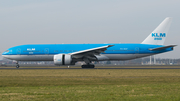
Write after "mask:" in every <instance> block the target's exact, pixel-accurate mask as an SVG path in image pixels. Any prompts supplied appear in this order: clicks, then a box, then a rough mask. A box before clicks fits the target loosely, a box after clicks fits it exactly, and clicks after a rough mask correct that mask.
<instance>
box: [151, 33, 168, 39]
mask: <svg viewBox="0 0 180 101" xmlns="http://www.w3.org/2000/svg"><path fill="white" fill-rule="evenodd" d="M152 37H154V40H162V38H163V37H166V33H152Z"/></svg>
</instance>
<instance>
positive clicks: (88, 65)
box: [81, 58, 95, 68]
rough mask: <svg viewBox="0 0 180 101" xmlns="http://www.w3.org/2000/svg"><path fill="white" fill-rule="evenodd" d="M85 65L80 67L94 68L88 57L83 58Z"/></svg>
mask: <svg viewBox="0 0 180 101" xmlns="http://www.w3.org/2000/svg"><path fill="white" fill-rule="evenodd" d="M83 60H84V62H85V63H86V65H82V66H81V67H82V68H94V67H95V66H94V65H93V64H92V63H91V61H90V60H89V59H88V58H84V59H83Z"/></svg>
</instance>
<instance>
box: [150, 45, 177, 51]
mask: <svg viewBox="0 0 180 101" xmlns="http://www.w3.org/2000/svg"><path fill="white" fill-rule="evenodd" d="M175 46H177V45H169V46H164V47H158V48H153V49H149V50H151V51H156V50H162V49H166V48H170V47H175Z"/></svg>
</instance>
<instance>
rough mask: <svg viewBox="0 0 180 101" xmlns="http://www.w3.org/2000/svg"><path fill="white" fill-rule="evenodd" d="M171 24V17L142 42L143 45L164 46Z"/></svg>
mask: <svg viewBox="0 0 180 101" xmlns="http://www.w3.org/2000/svg"><path fill="white" fill-rule="evenodd" d="M171 22H172V18H170V17H167V18H166V19H164V21H163V22H162V23H161V24H160V25H159V26H158V27H157V28H156V29H155V30H154V31H153V32H152V33H151V34H150V35H149V36H148V37H147V38H146V39H145V40H144V41H143V42H142V44H153V45H163V44H164V41H165V39H166V37H167V32H168V30H169V27H170V25H171Z"/></svg>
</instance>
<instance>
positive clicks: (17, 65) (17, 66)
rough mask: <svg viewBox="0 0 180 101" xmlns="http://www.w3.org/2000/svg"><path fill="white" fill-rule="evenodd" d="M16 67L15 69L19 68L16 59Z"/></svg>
mask: <svg viewBox="0 0 180 101" xmlns="http://www.w3.org/2000/svg"><path fill="white" fill-rule="evenodd" d="M16 68H17V69H18V68H19V64H18V61H17V62H16Z"/></svg>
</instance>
